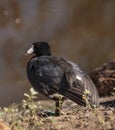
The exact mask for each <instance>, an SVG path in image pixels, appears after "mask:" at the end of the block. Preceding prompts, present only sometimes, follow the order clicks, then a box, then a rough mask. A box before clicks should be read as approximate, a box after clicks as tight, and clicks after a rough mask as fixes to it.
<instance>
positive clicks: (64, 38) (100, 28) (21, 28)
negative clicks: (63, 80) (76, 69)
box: [0, 0, 115, 106]
mask: <svg viewBox="0 0 115 130" xmlns="http://www.w3.org/2000/svg"><path fill="white" fill-rule="evenodd" d="M37 40H45V41H48V42H49V43H50V45H51V49H52V51H53V54H54V55H57V56H62V57H66V58H68V59H69V60H71V61H73V62H75V63H77V64H79V65H80V66H81V67H82V68H83V70H85V71H86V72H89V71H91V70H92V69H93V68H95V67H97V66H99V65H101V64H103V63H104V62H106V61H108V60H112V59H114V56H115V1H113V0H110V1H99V0H98V1H91V0H88V1H83V0H73V1H70V0H49V1H47V0H44V1H43V0H28V1H26V0H25V1H19V0H10V1H9V0H1V1H0V69H1V70H0V72H1V75H0V83H1V85H0V105H1V106H3V105H8V104H10V103H13V102H19V101H21V99H22V98H23V93H24V92H27V91H28V89H29V88H30V84H29V83H28V81H27V78H26V64H27V61H28V60H29V58H30V57H26V56H25V55H24V54H25V52H26V50H27V49H28V48H29V47H30V45H31V43H32V42H34V41H37Z"/></svg>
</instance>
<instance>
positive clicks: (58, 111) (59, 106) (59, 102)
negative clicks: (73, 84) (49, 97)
mask: <svg viewBox="0 0 115 130" xmlns="http://www.w3.org/2000/svg"><path fill="white" fill-rule="evenodd" d="M64 99H65V98H64V97H63V96H61V95H59V96H56V97H55V107H56V108H55V116H59V115H61V111H62V104H63V102H64Z"/></svg>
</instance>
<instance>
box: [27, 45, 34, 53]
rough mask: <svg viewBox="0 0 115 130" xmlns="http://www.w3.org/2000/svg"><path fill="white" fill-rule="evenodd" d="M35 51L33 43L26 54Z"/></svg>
mask: <svg viewBox="0 0 115 130" xmlns="http://www.w3.org/2000/svg"><path fill="white" fill-rule="evenodd" d="M33 52H34V46H33V45H32V46H31V48H30V49H29V50H28V51H27V53H26V54H32V53H33Z"/></svg>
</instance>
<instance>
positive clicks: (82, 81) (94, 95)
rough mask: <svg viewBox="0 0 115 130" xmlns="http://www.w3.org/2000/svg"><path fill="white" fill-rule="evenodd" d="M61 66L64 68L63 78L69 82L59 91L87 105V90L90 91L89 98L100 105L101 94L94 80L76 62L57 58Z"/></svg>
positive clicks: (92, 102) (80, 103) (91, 101)
mask: <svg viewBox="0 0 115 130" xmlns="http://www.w3.org/2000/svg"><path fill="white" fill-rule="evenodd" d="M57 61H58V62H57V65H58V67H59V68H61V69H62V70H64V77H63V79H64V80H65V81H66V82H67V83H66V86H65V84H63V82H62V85H61V87H60V89H59V93H62V94H63V95H64V96H66V97H68V98H70V99H71V100H73V101H75V102H77V103H78V104H79V105H86V100H84V97H83V96H84V95H85V92H86V93H87V92H89V94H88V96H87V98H88V100H89V102H90V103H91V104H95V105H97V106H98V105H99V96H98V92H97V89H96V88H95V86H94V84H93V82H92V81H91V79H90V78H89V76H88V75H86V74H85V73H84V72H83V71H82V70H81V69H80V68H79V66H77V65H76V64H74V63H72V62H70V61H67V60H65V59H63V58H60V59H58V60H57Z"/></svg>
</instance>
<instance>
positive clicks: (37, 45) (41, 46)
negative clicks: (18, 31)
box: [26, 41, 51, 56]
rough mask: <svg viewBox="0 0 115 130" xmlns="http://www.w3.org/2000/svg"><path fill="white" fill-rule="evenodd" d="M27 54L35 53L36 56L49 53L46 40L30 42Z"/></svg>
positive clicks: (48, 54)
mask: <svg viewBox="0 0 115 130" xmlns="http://www.w3.org/2000/svg"><path fill="white" fill-rule="evenodd" d="M28 54H35V55H36V56H43V55H47V56H50V55H51V51H50V46H49V44H48V43H47V42H44V41H40V42H34V43H32V46H31V47H30V49H29V50H28V51H27V52H26V55H28Z"/></svg>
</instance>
